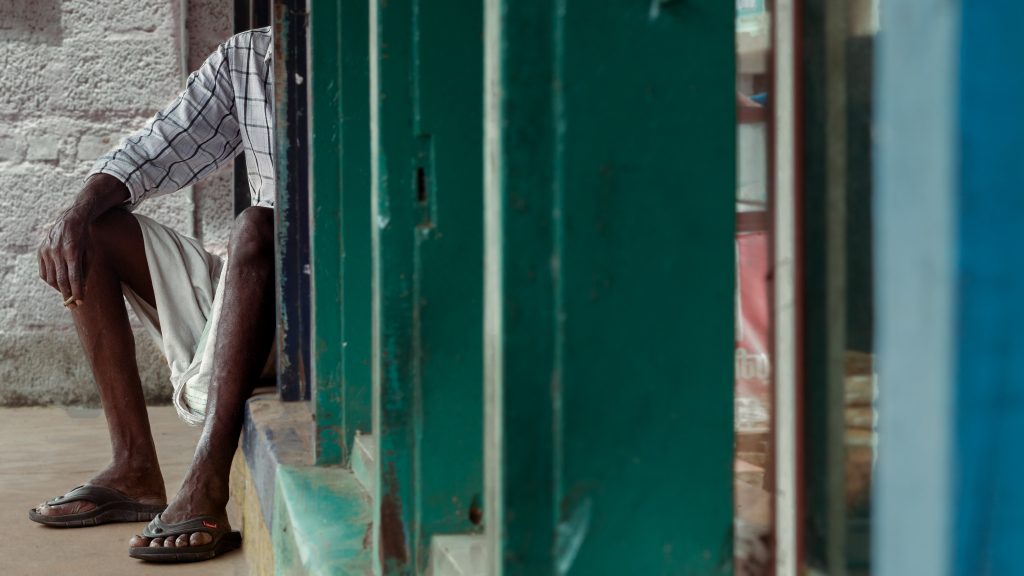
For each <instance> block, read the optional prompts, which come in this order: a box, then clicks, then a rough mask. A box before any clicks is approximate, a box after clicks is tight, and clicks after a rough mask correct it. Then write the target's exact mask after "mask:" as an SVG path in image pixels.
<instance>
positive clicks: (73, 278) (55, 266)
mask: <svg viewBox="0 0 1024 576" xmlns="http://www.w3.org/2000/svg"><path fill="white" fill-rule="evenodd" d="M130 196H131V195H130V194H129V192H128V187H127V186H125V185H124V183H123V182H121V181H120V180H118V179H117V178H115V177H114V176H111V175H109V174H95V175H93V176H92V177H91V178H89V180H88V181H87V182H86V183H85V186H84V187H83V188H82V190H81V191H80V192H79V193H78V196H76V197H75V201H74V202H73V203H72V204H71V206H70V207H69V208H68V209H66V210H65V211H64V212H63V214H61V215H60V217H59V218H57V220H56V222H54V223H53V225H52V226H51V227H50V229H49V230H48V231H47V233H46V236H45V237H44V238H43V241H42V243H40V245H39V250H38V258H39V277H40V278H42V279H43V280H44V281H45V282H46V283H47V284H49V285H50V286H52V287H53V288H54V289H55V290H57V291H58V292H60V293H61V295H62V296H63V297H64V301H65V304H64V305H65V306H67V307H68V308H74V307H76V306H77V305H78V304H81V303H82V301H83V299H84V296H85V293H84V288H85V286H84V282H85V266H86V263H87V259H86V256H87V255H86V249H87V248H88V246H89V228H90V226H91V225H92V223H93V222H95V221H96V219H97V218H99V217H100V216H102V215H104V214H106V213H107V212H108V211H110V210H111V209H113V208H115V207H117V206H122V205H124V203H125V202H126V201H127V200H128V199H129V198H130Z"/></svg>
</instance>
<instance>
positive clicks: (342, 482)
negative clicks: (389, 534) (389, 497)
mask: <svg viewBox="0 0 1024 576" xmlns="http://www.w3.org/2000/svg"><path fill="white" fill-rule="evenodd" d="M274 506H275V507H274V528H273V542H274V568H275V569H274V573H275V574H304V575H307V576H332V575H335V574H345V575H351V576H372V574H373V562H372V554H371V551H370V549H369V547H368V546H366V543H367V533H368V532H367V531H368V530H369V526H370V523H371V522H372V520H373V508H372V507H371V506H370V498H369V496H368V495H367V494H366V492H365V491H364V490H363V487H362V485H361V484H360V483H359V481H358V480H356V478H355V475H354V474H352V473H351V472H349V471H348V470H345V469H342V468H314V467H303V468H293V467H287V466H285V467H281V468H279V469H278V472H277V490H276V498H275V502H274Z"/></svg>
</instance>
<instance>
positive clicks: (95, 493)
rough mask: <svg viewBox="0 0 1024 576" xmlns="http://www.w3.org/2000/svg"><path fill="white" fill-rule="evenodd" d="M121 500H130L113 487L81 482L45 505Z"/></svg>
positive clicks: (98, 503)
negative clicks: (81, 483)
mask: <svg viewBox="0 0 1024 576" xmlns="http://www.w3.org/2000/svg"><path fill="white" fill-rule="evenodd" d="M123 500H130V498H128V496H126V495H124V494H122V493H121V492H118V491H117V490H114V489H113V488H104V487H103V486H89V485H87V484H83V485H81V486H75V487H74V488H72V489H71V490H70V491H68V493H67V494H64V495H63V496H57V497H56V498H53V499H52V500H49V501H47V502H46V505H47V506H59V505H61V504H70V503H72V502H81V501H86V502H91V503H93V504H95V505H97V506H102V505H103V504H107V503H110V502H119V501H123Z"/></svg>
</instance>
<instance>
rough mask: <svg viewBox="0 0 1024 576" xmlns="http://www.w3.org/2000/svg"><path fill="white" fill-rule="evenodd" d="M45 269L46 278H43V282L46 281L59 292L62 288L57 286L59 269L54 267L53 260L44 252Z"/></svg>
mask: <svg viewBox="0 0 1024 576" xmlns="http://www.w3.org/2000/svg"><path fill="white" fill-rule="evenodd" d="M43 269H44V271H45V273H46V276H45V277H44V278H43V280H45V281H46V283H47V284H49V285H50V287H51V288H53V289H54V290H58V291H59V290H60V287H59V286H57V268H56V266H54V265H53V259H52V258H51V257H50V255H49V253H48V252H46V251H44V252H43Z"/></svg>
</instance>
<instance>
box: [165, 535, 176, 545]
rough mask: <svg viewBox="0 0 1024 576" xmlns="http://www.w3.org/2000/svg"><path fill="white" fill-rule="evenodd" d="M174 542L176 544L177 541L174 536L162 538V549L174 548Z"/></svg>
mask: <svg viewBox="0 0 1024 576" xmlns="http://www.w3.org/2000/svg"><path fill="white" fill-rule="evenodd" d="M175 542H177V539H176V538H174V536H168V537H167V538H164V548H174V543H175Z"/></svg>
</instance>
